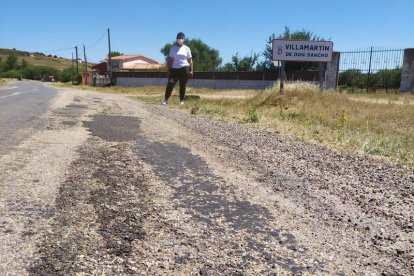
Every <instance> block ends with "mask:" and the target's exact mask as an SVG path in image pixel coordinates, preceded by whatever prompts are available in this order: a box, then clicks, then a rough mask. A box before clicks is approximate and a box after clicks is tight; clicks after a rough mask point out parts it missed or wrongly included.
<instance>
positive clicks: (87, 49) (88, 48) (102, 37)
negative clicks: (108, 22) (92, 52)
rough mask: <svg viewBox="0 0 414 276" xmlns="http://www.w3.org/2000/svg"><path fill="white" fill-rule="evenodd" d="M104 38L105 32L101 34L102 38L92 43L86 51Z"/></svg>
mask: <svg viewBox="0 0 414 276" xmlns="http://www.w3.org/2000/svg"><path fill="white" fill-rule="evenodd" d="M105 36H106V31H105V32H104V33H103V34H102V36H101V37H100V38H99V39H98V40H97V41H96V42H95V43H93V44H92V45H91V46H89V47H88V48H86V50H89V49H91V48H92V47H95V46H96V44H98V43H99V42H100V41H101V40H102V39H103V38H104V37H105Z"/></svg>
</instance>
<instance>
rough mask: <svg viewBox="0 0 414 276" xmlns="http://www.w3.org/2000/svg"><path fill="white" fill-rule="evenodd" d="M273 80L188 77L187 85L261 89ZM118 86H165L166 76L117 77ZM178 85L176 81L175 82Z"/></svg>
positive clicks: (272, 83)
mask: <svg viewBox="0 0 414 276" xmlns="http://www.w3.org/2000/svg"><path fill="white" fill-rule="evenodd" d="M274 83H275V81H268V80H203V79H190V80H189V81H188V84H187V86H190V87H205V88H213V89H263V88H267V87H271V86H273V85H274ZM116 85H119V86H166V85H167V78H129V77H117V78H116ZM177 86H178V83H177Z"/></svg>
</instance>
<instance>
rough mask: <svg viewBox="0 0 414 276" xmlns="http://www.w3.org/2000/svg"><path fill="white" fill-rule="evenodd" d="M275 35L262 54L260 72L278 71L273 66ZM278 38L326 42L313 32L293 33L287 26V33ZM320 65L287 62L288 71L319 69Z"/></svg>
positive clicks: (268, 41) (271, 36)
mask: <svg viewBox="0 0 414 276" xmlns="http://www.w3.org/2000/svg"><path fill="white" fill-rule="evenodd" d="M275 38H276V36H275V34H272V35H270V36H269V38H268V39H267V41H266V48H265V50H264V51H263V52H262V56H263V57H264V61H262V62H260V63H259V64H258V66H257V68H258V70H260V71H271V70H276V69H277V68H276V67H275V66H274V65H273V60H272V41H273V39H275ZM277 38H280V39H297V40H325V39H323V38H322V37H320V36H318V35H316V34H314V33H313V32H310V31H307V30H305V29H302V30H296V31H294V32H292V31H291V30H290V29H289V28H288V27H287V26H285V31H284V32H283V34H280V35H279V36H278V37H277ZM317 68H318V64H317V63H312V62H300V63H298V62H286V70H309V69H317Z"/></svg>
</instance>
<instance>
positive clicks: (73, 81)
mask: <svg viewBox="0 0 414 276" xmlns="http://www.w3.org/2000/svg"><path fill="white" fill-rule="evenodd" d="M70 72H71V74H72V84H74V83H75V79H74V76H73V52H72V70H70Z"/></svg>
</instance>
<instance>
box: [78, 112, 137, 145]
mask: <svg viewBox="0 0 414 276" xmlns="http://www.w3.org/2000/svg"><path fill="white" fill-rule="evenodd" d="M140 123H141V121H140V119H138V118H136V117H129V116H109V115H95V116H94V117H93V120H92V121H84V122H83V124H84V126H85V127H87V128H88V129H89V131H90V132H91V133H92V135H94V136H98V137H100V138H102V139H103V140H105V141H108V142H126V141H134V140H136V139H138V137H139V130H140Z"/></svg>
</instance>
